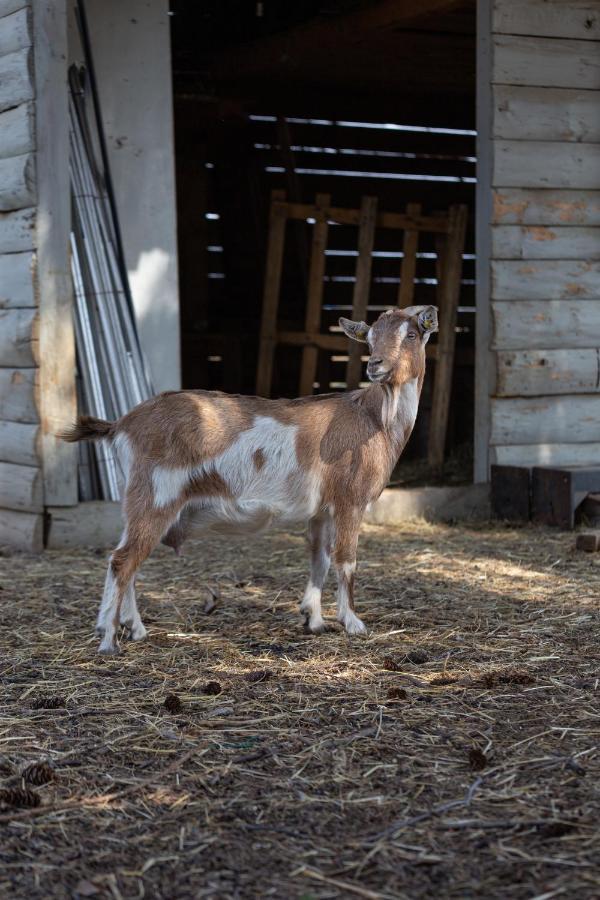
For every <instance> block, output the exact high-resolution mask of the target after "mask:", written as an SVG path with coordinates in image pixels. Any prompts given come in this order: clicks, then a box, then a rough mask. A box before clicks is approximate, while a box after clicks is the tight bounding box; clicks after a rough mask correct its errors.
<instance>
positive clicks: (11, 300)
mask: <svg viewBox="0 0 600 900" xmlns="http://www.w3.org/2000/svg"><path fill="white" fill-rule="evenodd" d="M34 265H35V254H34V253H32V252H31V251H29V252H27V253H3V254H0V309H9V307H14V308H16V307H28V306H35V303H36V298H35V293H34V290H33V278H34Z"/></svg>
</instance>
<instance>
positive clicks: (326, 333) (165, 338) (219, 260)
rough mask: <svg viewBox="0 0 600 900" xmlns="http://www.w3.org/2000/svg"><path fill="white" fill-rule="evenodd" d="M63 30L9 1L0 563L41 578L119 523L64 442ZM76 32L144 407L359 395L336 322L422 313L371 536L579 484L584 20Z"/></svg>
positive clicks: (595, 9)
mask: <svg viewBox="0 0 600 900" xmlns="http://www.w3.org/2000/svg"><path fill="white" fill-rule="evenodd" d="M77 6H78V4H77V3H76V2H75V0H53V2H52V3H50V2H46V0H0V544H10V545H13V546H16V547H19V548H23V549H27V550H34V551H38V550H41V549H42V548H43V547H44V546H52V547H58V546H64V545H65V544H69V543H71V544H72V543H74V542H77V541H80V542H82V543H86V542H88V543H92V542H94V541H95V540H98V541H100V540H101V538H102V536H104V537H106V534H107V533H108V532H110V530H111V528H112V527H113V524H114V522H115V516H116V514H115V511H114V506H115V505H114V504H110V503H108V502H105V500H101V501H99V502H98V501H90V495H89V487H88V488H86V489H84V488H82V476H81V466H82V460H81V457H78V455H77V451H76V449H74V448H73V446H71V445H67V444H64V443H61V442H60V441H58V440H57V439H56V436H55V435H56V432H57V431H58V430H59V429H60V428H62V427H65V426H67V425H68V424H70V423H71V422H72V421H73V419H74V418H75V416H76V414H77V409H78V405H79V408H80V410H81V407H82V401H81V393H80V388H81V386H80V374H81V369H82V364H81V363H82V360H81V356H82V349H81V347H79V348H76V328H75V324H74V319H75V307H76V301H75V299H74V293H75V294H76V293H77V291H75V292H74V290H73V274H72V271H73V270H72V255H71V254H72V247H73V238H72V232H73V221H72V210H73V206H72V174H71V175H70V155H71V165H72V154H73V144H72V124H70V115H69V84H70V80H69V79H70V72H71V70H72V67H77V66H78V65H80V64H81V63H84V62H86V61H87V62H89V60H86V59H84V56H85V53H84V51H85V46H84V43H85V42H82V38H81V34H80V30H78V16H77V15H76V13H77V9H76V7H77ZM79 6H80V7H83V6H84V7H85V17H86V23H87V31H88V36H89V44H90V47H91V51H92V56H93V63H94V68H95V81H96V83H97V94H98V98H99V116H100V120H101V126H102V132H103V135H104V139H105V144H106V152H107V160H108V163H109V167H110V173H111V182H112V188H113V192H114V200H115V204H116V213H117V214H118V221H119V227H120V233H121V236H122V250H123V259H124V264H125V266H126V270H127V279H126V280H127V281H128V284H129V286H130V292H131V300H132V305H133V310H134V313H135V318H136V321H137V331H138V334H139V342H140V345H141V349H142V351H143V354H144V355H145V359H146V361H147V367H148V371H149V373H150V375H149V377H150V379H151V382H152V386H153V389H155V390H167V389H177V388H179V387H184V388H192V387H202V388H209V389H217V390H225V391H232V392H239V393H253V392H255V391H257V392H258V393H261V394H265V395H269V394H271V395H282V396H293V395H295V394H298V393H300V392H301V393H311V392H312V391H316V392H323V391H331V390H341V389H344V388H345V387H346V386H356V385H358V384H359V383H360V380H361V358H360V354H358V355H357V351H352V350H350V349H349V348H348V346H347V342H346V340H345V339H344V338H343V337H342V335H341V333H340V332H339V329H338V328H337V320H338V318H339V316H340V315H346V316H349V317H361V318H365V317H366V318H367V319H368V320H369V321H372V320H373V319H374V318H375V317H376V316H377V315H378V314H379V312H381V311H382V310H384V309H386V308H389V307H391V306H394V305H396V304H398V305H401V306H405V305H409V304H411V303H413V302H414V303H436V304H437V305H438V306H439V308H440V321H441V324H442V326H443V327H442V328H441V329H440V333H439V335H438V336H437V342H433V341H432V344H431V348H430V354H429V355H430V362H429V373H428V378H427V382H426V385H425V389H424V393H423V398H422V404H421V411H420V414H419V419H418V422H417V426H416V428H415V432H414V434H413V436H412V438H411V441H410V444H409V447H408V448H407V451H406V454H405V457H404V458H403V460H402V461H401V463H400V465H399V467H398V468H397V470H396V472H395V473H394V485H393V487H391V488H390V489H389V490H387V491H385V492H384V495H383V496H382V499H381V501H380V502H379V504H378V509H375V510H374V511H373V513H372V515H373V516H374V519H375V520H376V521H386V516H390V517H393V516H399V515H405V514H408V513H414V512H423V511H426V508H428V507H431V508H432V509H433V508H435V507H436V506H437V507H439V506H440V505H442V506H443V507H444V509H445V512H446V514H447V515H448V514H449V515H454V514H456V511H457V510H459V509H460V510H463V511H464V510H467V511H470V512H475V511H477V510H479V511H480V512H481V511H483V512H484V513H485V511H486V509H487V507H486V503H487V492H488V484H489V479H490V467H491V466H492V465H493V464H500V465H512V466H521V467H531V466H588V467H589V466H594V465H596V464H597V463H596V461H597V460H598V459H599V458H600V394H599V391H600V316H599V315H598V307H597V306H596V305H595V304H596V303H597V302H598V298H600V230H599V228H598V226H599V225H600V102H599V101H600V5H599V4H598V2H597V0H569V2H568V0H520V2H514V0H334V2H333V3H330V4H323V3H319V2H317V0H301V2H298V3H293V4H290V3H284V2H278V0H263V2H255V0H221V2H215V0H197V2H192V0H171V3H169V2H168V0H86V2H85V4H82V3H79ZM76 349H77V352H78V354H79V357H78V358H79V363H78V364H76ZM78 392H79V394H80V399H79V402H78ZM84 405H85V404H84ZM86 411H87V410H86ZM86 491H87V493H86ZM104 521H106V522H107V523H108V524H107V525H106V529H107V531H103V525H102V523H103V522H104Z"/></svg>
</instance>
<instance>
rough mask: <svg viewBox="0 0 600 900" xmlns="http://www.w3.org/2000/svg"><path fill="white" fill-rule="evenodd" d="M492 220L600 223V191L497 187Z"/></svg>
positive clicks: (514, 223) (554, 223)
mask: <svg viewBox="0 0 600 900" xmlns="http://www.w3.org/2000/svg"><path fill="white" fill-rule="evenodd" d="M492 223H493V224H496V225H600V191H561V190H548V189H532V190H521V189H520V188H496V190H495V191H493V212H492Z"/></svg>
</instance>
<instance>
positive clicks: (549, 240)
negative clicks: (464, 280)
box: [492, 145, 600, 260]
mask: <svg viewBox="0 0 600 900" xmlns="http://www.w3.org/2000/svg"><path fill="white" fill-rule="evenodd" d="M598 150H599V154H598V171H600V145H598ZM492 253H493V255H494V258H495V259H532V260H537V259H557V260H566V259H576V260H582V259H586V260H596V259H600V242H599V241H598V229H597V228H590V227H588V226H582V225H566V226H564V225H552V226H549V225H548V226H546V225H539V226H538V225H495V226H494V227H493V229H492Z"/></svg>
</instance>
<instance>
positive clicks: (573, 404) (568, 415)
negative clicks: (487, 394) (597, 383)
mask: <svg viewBox="0 0 600 900" xmlns="http://www.w3.org/2000/svg"><path fill="white" fill-rule="evenodd" d="M597 439H598V396H597V395H596V394H594V395H588V394H581V395H572V396H569V397H513V398H510V399H508V398H492V431H491V438H490V442H491V443H492V444H534V443H539V444H544V443H546V442H549V443H567V442H569V443H574V444H579V443H585V442H586V441H597Z"/></svg>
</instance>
